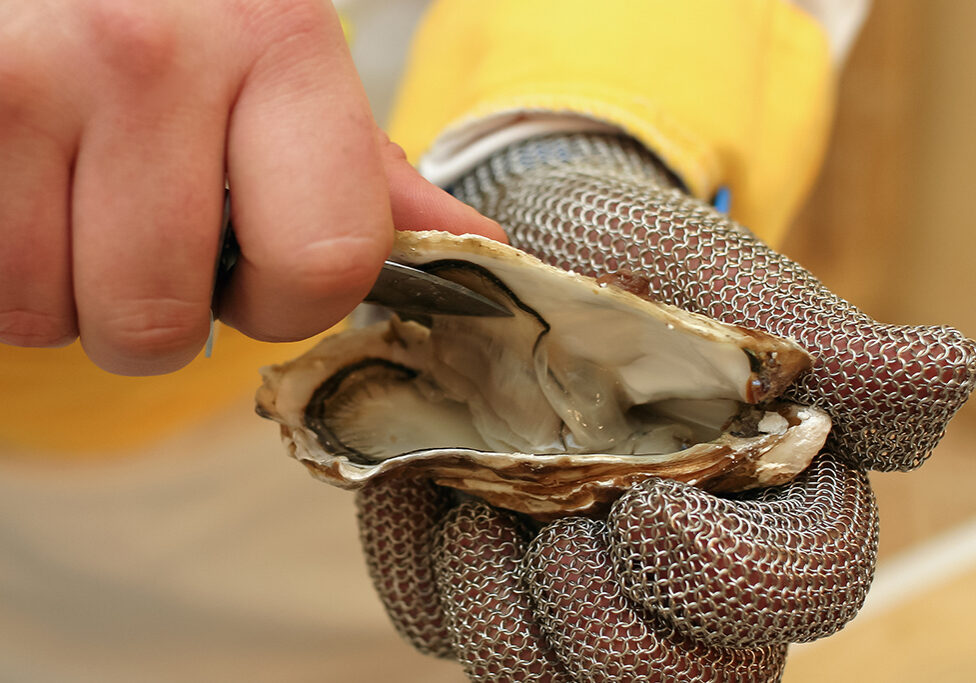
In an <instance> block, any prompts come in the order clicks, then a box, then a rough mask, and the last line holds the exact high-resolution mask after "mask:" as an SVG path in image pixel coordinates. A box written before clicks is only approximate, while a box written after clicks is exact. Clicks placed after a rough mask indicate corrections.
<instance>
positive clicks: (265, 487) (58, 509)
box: [0, 0, 976, 683]
mask: <svg viewBox="0 0 976 683" xmlns="http://www.w3.org/2000/svg"><path fill="white" fill-rule="evenodd" d="M874 5H875V6H874V9H873V12H872V14H871V16H870V17H869V19H868V21H867V23H866V25H865V27H864V30H863V32H862V35H861V38H860V40H859V41H858V43H857V44H856V45H855V48H854V50H853V52H852V53H851V57H850V61H849V63H848V67H847V70H846V72H845V74H844V76H843V79H842V82H841V87H840V101H839V109H838V117H837V122H836V128H835V132H834V136H833V139H832V144H831V148H830V150H829V153H828V158H827V160H826V163H825V165H824V170H823V173H822V175H821V178H820V180H819V183H818V186H817V188H816V190H815V191H814V193H813V195H812V197H811V200H810V202H809V204H808V206H807V207H806V209H805V211H804V212H803V214H802V216H801V217H800V219H799V220H798V223H797V225H796V226H795V230H794V231H793V233H792V235H791V238H790V240H789V242H788V243H787V245H786V248H785V251H786V253H787V254H788V255H790V256H791V257H793V258H794V259H796V260H798V261H799V262H800V263H802V264H803V265H805V266H806V267H807V268H808V269H810V270H811V271H812V272H813V273H815V274H816V275H817V276H818V277H820V278H821V279H822V280H823V281H824V282H825V283H826V284H827V285H828V286H829V287H830V288H831V289H833V290H834V291H836V292H838V293H839V294H840V295H841V296H843V297H845V298H846V299H848V300H850V301H852V302H853V303H855V304H856V305H858V306H860V307H861V308H863V309H864V310H866V311H867V312H868V313H869V314H871V315H872V316H874V317H876V318H878V319H880V320H883V321H886V322H892V323H906V324H918V323H923V324H926V323H931V324H950V325H954V326H956V327H958V328H959V329H961V330H962V331H963V332H964V333H965V334H967V335H968V336H970V337H976V307H974V306H973V303H972V298H973V297H974V295H976V266H974V264H973V263H972V262H971V259H973V257H974V256H976V218H974V215H976V212H974V211H973V210H972V208H971V207H970V206H969V202H970V201H973V199H974V195H976V187H974V182H976V171H974V167H973V160H974V159H976V126H974V125H973V121H974V120H976V116H974V112H976V50H974V49H973V44H972V42H973V40H974V39H973V36H972V28H973V27H976V2H967V1H964V0H876V2H875V3H874ZM218 353H219V348H218ZM973 444H976V404H971V405H969V406H968V407H967V408H966V409H964V410H963V411H962V412H961V413H960V414H959V415H958V416H957V418H956V419H955V420H954V422H953V423H952V425H951V426H950V429H949V432H948V434H947V436H946V438H945V439H944V441H943V442H942V444H941V445H940V447H939V448H938V450H937V451H936V453H935V454H934V455H933V456H932V458H931V459H930V461H929V462H927V463H926V464H925V466H924V467H923V468H922V469H921V470H920V471H917V472H913V473H908V474H897V473H890V474H875V475H873V476H872V481H873V483H874V485H875V489H876V491H877V495H878V499H879V503H880V508H881V546H880V561H879V567H878V576H877V581H876V583H875V586H874V588H873V590H872V592H871V594H870V596H869V598H868V603H867V605H866V607H865V609H864V610H863V611H862V613H861V614H860V615H859V616H858V617H857V618H856V619H855V620H854V621H853V622H852V623H851V625H850V626H849V627H848V628H847V629H845V630H844V631H843V632H841V633H840V634H838V635H836V636H834V637H831V638H828V639H825V640H822V641H818V642H816V643H812V644H807V645H802V646H796V647H794V648H793V650H792V654H791V657H790V660H789V663H788V665H787V672H786V676H785V681H787V683H805V682H812V681H818V682H819V681H823V680H830V681H836V682H840V683H843V682H848V681H850V682H852V683H853V682H854V681H857V682H858V683H861V682H863V681H886V682H892V683H899V682H905V683H908V682H912V683H914V682H916V681H921V680H925V681H929V680H937V681H942V682H951V681H971V680H973V674H972V672H973V671H974V670H976V654H974V652H973V649H972V647H971V644H972V642H973V640H974V639H976V624H974V623H973V619H972V615H973V614H974V613H976V495H973V492H974V490H976V457H974V454H973V450H974V447H973ZM15 455H16V454H15ZM228 457H229V458H230V462H233V465H234V466H233V467H232V468H227V469H221V468H222V467H223V463H225V462H228V460H226V458H228ZM177 460H179V462H180V467H178V468H175V469H178V470H179V471H180V472H181V473H182V474H181V475H180V476H181V477H183V479H186V480H187V482H186V483H184V484H182V486H184V488H182V489H180V488H179V485H178V484H177V482H174V481H171V480H172V479H174V478H175V476H176V475H174V474H173V470H174V468H173V463H174V462H177ZM51 467H54V466H53V465H52V466H51ZM52 471H53V470H52ZM52 471H46V470H44V469H43V467H42V468H40V469H37V468H35V469H30V470H29V471H28V470H24V469H23V468H21V469H18V467H17V463H16V462H15V459H14V458H7V459H5V458H0V548H2V549H3V550H2V554H0V680H3V681H6V680H12V681H13V680H17V681H22V680H38V679H36V678H26V677H24V676H19V675H18V669H17V668H16V667H17V666H18V664H17V662H24V661H26V659H25V657H24V654H25V653H26V654H27V657H29V658H35V659H38V658H45V661H50V662H52V663H51V664H50V667H49V669H48V670H49V671H50V672H51V673H50V675H49V676H48V677H47V678H45V679H43V680H71V681H87V680H92V681H96V680H97V681H106V680H120V681H121V680H141V681H142V680H145V681H150V680H162V679H165V680H186V681H191V680H231V679H237V680H244V681H264V680H268V681H270V680H292V681H304V680H316V681H330V682H331V681H397V682H398V683H414V682H416V683H420V682H421V681H422V682H424V683H440V682H441V681H444V682H447V681H455V682H457V681H461V680H462V676H461V673H460V671H459V669H458V668H457V666H456V665H454V664H451V663H448V662H442V661H438V660H434V659H432V658H429V657H424V656H422V655H419V654H417V653H415V652H413V651H412V650H411V649H410V648H409V647H408V646H407V645H406V644H404V643H403V642H401V641H400V639H399V638H398V636H397V635H396V634H395V633H394V632H393V630H392V628H391V627H390V626H389V625H388V623H387V621H386V618H385V615H384V614H383V610H382V608H381V606H380V604H379V602H378V600H377V598H376V597H375V595H374V594H373V592H372V589H371V586H370V585H369V579H368V577H367V576H366V571H365V566H364V563H363V561H362V558H361V553H360V550H359V544H358V540H357V534H356V525H355V520H354V517H355V513H354V509H353V496H352V494H350V493H348V492H344V491H339V490H337V489H334V488H331V487H328V486H325V485H323V484H319V483H317V482H315V481H313V480H312V479H311V478H310V477H308V476H307V475H306V474H305V472H304V470H303V468H302V467H301V466H299V465H298V464H297V463H294V462H292V461H289V460H288V458H286V457H285V455H284V453H283V449H282V447H281V444H280V441H279V438H278V434H277V430H276V429H275V428H274V427H273V426H272V425H270V424H268V423H266V422H263V421H261V420H257V419H255V418H254V416H253V412H252V402H251V400H250V399H249V398H247V399H243V400H242V401H241V402H240V403H239V404H237V405H235V406H233V407H232V408H231V409H229V410H227V411H225V412H224V413H223V414H222V416H220V417H219V418H216V419H215V420H213V421H212V422H210V423H208V424H207V425H206V427H200V428H196V429H193V430H190V431H188V432H186V433H184V434H181V435H180V436H178V437H176V438H172V439H169V440H167V441H166V442H165V443H161V444H159V445H158V446H155V447H153V448H151V449H147V451H146V452H145V453H144V457H143V458H136V459H129V460H124V461H119V462H114V461H113V462H106V463H103V464H98V463H96V464H90V463H80V464H78V465H77V466H75V465H74V464H67V465H65V464H61V465H58V469H57V476H51V474H52ZM188 472H189V475H190V476H189V477H188V476H187V473H188ZM174 490H175V491H180V493H179V496H180V497H179V499H176V498H175V497H174V496H175V495H176V494H174V493H172V492H171V491H174ZM242 499H243V500H244V501H245V504H244V505H241V504H240V501H241V500H242ZM225 503H233V504H232V505H225ZM241 509H243V510H244V511H245V513H242V514H243V516H239V517H238V516H234V514H236V513H234V514H232V513H230V512H228V510H241ZM25 511H28V512H25ZM283 518H285V519H289V520H293V523H291V524H286V525H282V524H281V523H280V520H281V519H283ZM2 520H7V521H9V522H10V524H9V525H4V524H3V523H2ZM161 520H162V521H161ZM188 530H189V531H190V532H191V534H190V536H191V537H190V538H189V539H188V538H187V532H188ZM95 539H98V540H97V541H96V540H95ZM188 552H189V553H191V554H192V557H193V558H194V561H193V562H187V561H186V554H187V553H188ZM8 554H9V555H14V554H18V555H19V556H20V557H22V558H27V560H29V562H27V563H21V564H19V565H18V564H13V565H10V566H8V565H5V564H4V562H3V558H4V556H6V555H8ZM79 556H81V557H84V558H85V562H86V565H85V566H84V567H81V568H79V567H77V566H76V564H72V563H74V562H77V559H76V558H77V557H79ZM123 561H125V562H127V563H128V564H123ZM25 567H26V569H25ZM282 568H286V571H287V580H282ZM215 573H216V574H218V575H219V576H220V577H221V580H220V581H219V591H217V592H216V593H215V592H214V587H213V576H214V574H215ZM79 575H81V577H82V579H83V580H84V581H85V582H86V583H83V584H81V588H71V589H69V588H67V587H66V586H68V582H67V580H68V577H72V580H75V581H77V580H78V579H77V577H78V576H79ZM133 575H143V576H150V577H152V579H153V583H152V591H151V592H149V593H146V592H136V590H135V587H133V589H132V594H131V599H130V600H129V602H128V603H127V604H121V603H118V604H117V603H114V602H112V600H111V599H108V598H107V597H105V596H114V595H115V594H114V593H111V592H109V590H108V588H106V587H105V586H103V585H102V584H101V583H100V581H101V580H102V579H101V578H100V577H104V576H109V577H113V578H114V579H116V580H117V582H120V583H121V584H122V585H123V586H126V585H127V584H126V583H125V582H126V581H127V580H128V579H129V577H130V576H133ZM62 579H64V580H63V581H62ZM76 585H77V584H76ZM186 595H190V596H196V598H195V599H193V600H187V601H184V602H180V600H182V599H183V598H182V597H180V596H186ZM197 598H199V599H197ZM289 610H290V611H289ZM296 614H297V615H298V617H300V618H297V619H296V616H295V615H296ZM174 615H175V616H174ZM34 620H36V624H37V626H36V628H35V627H34V626H33V625H32V624H33V623H34ZM73 620H74V621H73ZM52 623H56V624H60V627H59V628H58V629H55V630H54V631H52V630H51V626H50V625H51V624H52ZM174 623H182V624H184V625H185V626H184V627H182V628H180V629H178V630H174V629H173V627H172V624H174ZM241 623H247V624H252V623H253V624H256V626H255V627H254V628H253V629H252V630H242V629H241V628H240V624H241ZM14 624H16V628H14V627H13V625H14ZM41 629H44V630H43V631H42V630H41ZM108 630H111V633H113V634H116V635H113V638H112V639H106V638H105V637H103V636H104V632H106V631H108ZM35 632H36V633H35ZM88 634H90V637H88ZM35 635H36V637H34V636H35ZM18 639H22V640H18ZM171 648H172V649H171ZM174 652H179V653H180V654H181V656H177V657H174V656H173V653H174ZM183 655H185V656H183ZM228 661H234V662H236V667H237V668H235V669H233V670H229V669H228V668H227V667H228V664H227V662H228ZM25 667H26V665H25ZM25 670H26V668H25ZM31 670H33V669H31ZM311 671H314V672H315V675H314V677H312V678H310V677H309V675H308V672H311ZM164 672H165V674H164Z"/></svg>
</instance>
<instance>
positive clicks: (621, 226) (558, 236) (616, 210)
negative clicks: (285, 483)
mask: <svg viewBox="0 0 976 683" xmlns="http://www.w3.org/2000/svg"><path fill="white" fill-rule="evenodd" d="M453 191H454V192H455V194H457V195H458V196H459V197H461V198H462V199H463V200H465V201H466V202H468V203H469V204H472V205H473V206H475V208H477V209H478V210H479V211H481V212H482V213H484V214H486V215H488V216H490V217H492V218H495V219H496V220H498V221H499V222H500V223H501V224H502V225H503V226H505V227H506V229H507V230H508V233H509V237H510V240H511V242H512V244H513V245H514V246H517V247H519V248H522V249H524V250H526V251H528V252H530V253H533V254H535V255H536V256H539V257H540V258H542V259H543V260H544V261H547V262H549V263H552V264H554V265H557V266H559V267H562V268H566V269H572V270H575V271H577V272H582V273H587V274H591V275H596V276H599V275H603V274H606V273H613V272H617V271H621V270H629V271H631V272H634V273H637V274H639V275H641V276H644V277H646V278H647V279H648V280H649V282H650V294H651V295H652V296H654V297H656V298H657V299H659V300H662V301H665V302H668V303H672V304H676V305H678V306H681V307H682V308H685V309H687V310H691V311H695V312H699V313H704V314H706V315H709V316H711V317H713V318H717V319H720V320H723V321H726V322H730V323H735V324H742V325H747V326H751V327H756V328H761V329H764V330H767V331H769V332H772V333H775V334H779V335H782V336H788V337H792V338H794V339H796V340H797V341H798V342H800V343H801V344H802V345H804V346H805V347H806V348H807V349H808V350H809V351H810V352H811V353H812V354H813V355H814V356H815V363H814V367H813V369H812V371H811V372H809V373H808V374H807V375H805V376H804V377H802V378H801V379H800V380H799V381H798V383H797V384H796V385H795V386H794V387H793V388H792V389H791V390H790V392H789V393H788V394H787V397H788V398H790V399H791V400H793V401H796V402H798V403H807V404H816V405H818V406H820V407H821V408H823V409H824V410H826V411H827V412H829V413H830V414H831V416H832V418H833V420H834V428H833V431H832V434H831V437H830V439H829V440H828V443H827V446H826V447H825V450H824V452H823V453H822V454H821V455H820V456H818V458H817V459H816V460H815V461H814V464H813V465H812V466H811V467H810V468H809V469H808V470H807V471H806V472H805V473H804V474H803V475H801V476H800V477H798V478H797V479H796V480H794V481H793V482H790V483H789V484H787V485H784V486H780V487H775V488H770V489H765V490H762V491H759V492H758V493H750V494H748V495H745V494H743V495H738V496H731V497H725V498H720V497H716V496H713V495H710V494H707V493H705V492H703V491H701V490H699V489H696V488H694V487H692V486H688V485H685V484H680V483H678V482H674V481H669V480H662V479H656V478H651V479H648V480H646V481H644V482H643V483H641V484H638V485H637V486H635V487H633V488H632V489H631V490H630V491H628V492H627V493H626V494H625V495H624V496H622V497H621V498H620V499H619V500H618V501H617V502H616V504H615V505H614V507H613V509H612V510H611V512H610V514H609V515H608V516H607V518H606V519H602V520H592V519H583V518H566V519H562V520H559V521H557V522H554V523H552V524H549V525H548V526H545V527H544V528H541V529H538V528H536V527H535V526H534V525H532V524H531V523H529V522H527V521H526V520H524V519H520V518H518V517H516V516H515V515H512V514H509V513H507V512H504V511H500V510H497V509H493V508H491V507H489V506H487V505H484V504H482V503H478V502H472V501H466V502H459V501H458V497H457V496H456V495H455V494H453V493H452V492H450V491H447V490H444V489H439V488H437V487H435V486H433V485H432V484H430V483H429V482H427V481H423V480H416V481H405V480H387V481H378V482H376V483H374V484H372V485H370V486H368V487H367V488H365V489H364V490H362V491H361V492H360V493H359V496H358V507H359V519H360V530H361V535H362V540H363V547H364V550H365V553H366V558H367V563H368V565H369V569H370V573H371V575H372V577H373V580H374V583H375V585H376V588H377V591H378V593H379V595H380V597H381V599H382V600H383V602H384V604H385V606H386V608H387V611H388V613H389V614H390V616H391V618H392V620H393V622H394V624H395V626H396V627H397V629H398V630H399V631H400V632H401V633H402V634H403V635H404V636H405V637H406V638H407V639H408V640H409V641H410V642H412V643H413V644H414V645H415V646H416V647H417V648H418V649H420V650H421V651H423V652H427V653H431V654H435V655H438V656H445V657H456V658H457V659H458V660H459V661H460V662H461V663H462V665H463V666H464V667H465V670H466V672H467V674H468V676H469V677H470V678H471V679H472V680H477V681H524V680H552V681H635V680H641V681H644V680H655V681H657V680H659V681H685V680H687V681H698V680H716V681H717V680H721V681H772V680H778V679H779V677H780V676H781V673H782V670H783V665H784V660H785V654H786V647H787V644H788V643H791V642H803V641H809V640H813V639H815V638H819V637H823V636H826V635H829V634H831V633H833V632H835V631H836V630H838V629H839V628H841V627H842V626H843V625H844V624H845V623H847V622H848V621H849V620H850V619H851V618H852V617H853V616H854V614H855V613H856V611H857V610H858V608H859V607H860V605H861V604H862V602H863V600H864V597H865V595H866V593H867V589H868V586H869V583H870V580H871V577H872V574H873V570H874V561H875V556H876V551H877V533H878V520H877V510H876V507H875V503H874V496H873V494H872V492H871V489H870V487H869V485H868V481H867V477H866V475H865V470H867V469H877V470H893V469H902V470H906V469H912V468H914V467H917V466H918V465H919V464H921V463H922V461H923V460H924V459H925V458H926V457H927V456H928V455H929V453H930V452H931V450H932V448H933V447H934V446H935V444H936V443H937V442H938V440H939V438H940V437H941V435H942V433H943V431H944V429H945V425H946V423H947V421H948V420H949V418H950V417H951V416H952V415H953V414H954V413H955V412H956V410H958V408H959V407H960V406H961V405H962V403H963V402H964V401H965V400H966V398H967V397H968V395H969V393H970V392H971V391H972V389H973V387H974V384H976V345H974V343H973V342H972V341H970V340H967V339H965V338H964V337H962V336H961V335H960V334H959V333H958V332H956V331H955V330H952V329H948V328H939V327H896V326H889V325H881V324H879V323H876V322H874V321H873V320H871V319H870V318H869V317H867V316H866V315H864V314H863V313H862V312H860V311H858V310H857V309H856V308H854V307H853V306H851V305H850V304H848V303H846V302H844V301H842V300H841V299H839V298H837V297H836V296H834V295H833V294H832V293H830V292H829V291H828V290H826V289H825V288H824V287H823V285H821V284H820V283H819V282H817V280H816V279H815V278H814V277H813V276H812V275H810V274H809V273H808V272H806V271H805V270H803V269H802V268H801V267H800V266H798V265H797V264H795V263H793V262H791V261H790V260H789V259H786V258H785V257H783V256H781V255H779V254H777V253H775V252H773V251H771V250H770V249H769V248H768V247H766V246H765V245H764V244H762V243H761V242H760V241H759V240H758V239H756V238H755V237H754V236H753V235H751V234H750V233H749V232H748V231H747V230H745V229H744V228H742V227H740V226H738V225H737V224H735V223H734V222H732V221H730V220H729V219H728V218H726V217H725V216H723V215H721V214H719V213H717V212H715V211H713V210H712V209H711V208H710V207H708V206H706V205H704V204H702V203H701V202H699V201H697V200H695V199H692V198H690V197H689V196H688V195H687V194H686V193H684V192H683V191H682V190H681V188H680V187H679V186H678V184H677V183H676V182H675V180H674V179H673V178H672V177H671V176H670V175H669V174H668V173H667V172H666V171H665V170H664V169H663V168H662V167H661V166H660V165H659V164H658V163H657V162H656V160H655V159H654V158H653V156H651V155H650V154H648V153H647V152H646V151H645V150H644V149H643V148H642V147H640V146H639V145H637V144H635V143H633V142H631V141H629V140H627V139H625V138H621V137H615V136H596V135H573V136H556V137H547V138H537V139H534V140H529V141H526V142H523V143H519V144H517V145H514V146H512V147H510V148H508V149H506V150H503V151H502V152H500V153H498V154H497V155H496V156H494V157H493V158H492V159H490V160H489V161H488V162H486V163H485V164H483V165H482V166H480V167H479V168H477V169H475V170H474V171H473V172H471V173H470V174H469V175H468V176H466V177H465V178H463V179H462V180H461V181H460V182H459V183H458V184H457V185H456V186H455V188H454V189H453Z"/></svg>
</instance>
